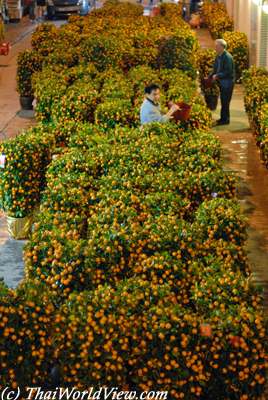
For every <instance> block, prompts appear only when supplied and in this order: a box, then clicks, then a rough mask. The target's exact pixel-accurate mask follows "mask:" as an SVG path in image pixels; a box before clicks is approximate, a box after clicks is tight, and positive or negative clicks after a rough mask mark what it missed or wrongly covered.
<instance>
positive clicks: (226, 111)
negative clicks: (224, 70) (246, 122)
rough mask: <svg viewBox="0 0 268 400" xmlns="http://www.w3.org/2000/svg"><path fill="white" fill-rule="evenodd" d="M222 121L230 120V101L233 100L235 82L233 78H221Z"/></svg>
mask: <svg viewBox="0 0 268 400" xmlns="http://www.w3.org/2000/svg"><path fill="white" fill-rule="evenodd" d="M219 84H220V94H221V122H225V123H227V122H228V123H229V122H230V103H231V100H232V95H233V90H234V82H233V80H232V79H220V82H219Z"/></svg>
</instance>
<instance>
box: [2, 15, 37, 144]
mask: <svg viewBox="0 0 268 400" xmlns="http://www.w3.org/2000/svg"><path fill="white" fill-rule="evenodd" d="M34 28H35V26H33V25H32V24H31V25H29V22H27V20H26V19H25V20H23V21H22V22H21V23H19V24H12V25H10V26H9V25H8V26H7V28H6V40H7V41H9V42H11V45H12V47H11V51H10V53H9V55H8V56H6V57H5V56H0V140H5V139H6V138H10V137H14V136H16V135H17V134H18V133H19V131H20V130H21V129H24V128H27V127H28V126H29V125H32V124H33V119H32V118H29V117H32V113H28V115H27V113H24V114H22V115H19V112H20V104H19V96H18V93H17V91H16V69H17V66H16V62H17V56H18V53H19V52H20V51H22V50H25V49H27V48H29V47H30V32H32V31H33V29H34Z"/></svg>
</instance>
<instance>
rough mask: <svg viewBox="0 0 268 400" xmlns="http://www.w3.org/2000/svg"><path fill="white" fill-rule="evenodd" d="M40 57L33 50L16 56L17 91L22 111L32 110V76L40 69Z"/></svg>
mask: <svg viewBox="0 0 268 400" xmlns="http://www.w3.org/2000/svg"><path fill="white" fill-rule="evenodd" d="M40 61H41V60H40V57H39V55H38V53H37V52H36V51H34V50H25V51H23V52H21V53H20V54H19V56H18V62H17V91H18V93H19V95H20V105H21V108H22V109H23V110H32V109H33V106H32V103H33V99H34V94H33V88H32V75H33V73H34V72H36V71H38V70H39V69H40V67H41V62H40Z"/></svg>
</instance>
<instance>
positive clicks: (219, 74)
mask: <svg viewBox="0 0 268 400" xmlns="http://www.w3.org/2000/svg"><path fill="white" fill-rule="evenodd" d="M226 48H227V43H226V42H225V40H223V39H217V40H216V42H215V49H216V52H217V57H216V60H215V63H214V67H213V72H212V73H211V74H210V77H212V79H213V80H214V81H218V82H219V86H220V97H221V118H220V119H219V120H218V121H217V122H216V125H228V124H229V123H230V103H231V99H232V95H233V90H234V83H235V66H234V60H233V57H232V56H231V54H230V53H228V51H227V50H226Z"/></svg>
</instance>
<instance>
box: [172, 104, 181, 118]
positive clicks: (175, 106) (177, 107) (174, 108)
mask: <svg viewBox="0 0 268 400" xmlns="http://www.w3.org/2000/svg"><path fill="white" fill-rule="evenodd" d="M179 109H180V107H179V106H178V105H177V104H172V106H171V108H170V110H169V111H170V114H171V115H172V114H174V112H176V111H178V110H179Z"/></svg>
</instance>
